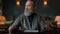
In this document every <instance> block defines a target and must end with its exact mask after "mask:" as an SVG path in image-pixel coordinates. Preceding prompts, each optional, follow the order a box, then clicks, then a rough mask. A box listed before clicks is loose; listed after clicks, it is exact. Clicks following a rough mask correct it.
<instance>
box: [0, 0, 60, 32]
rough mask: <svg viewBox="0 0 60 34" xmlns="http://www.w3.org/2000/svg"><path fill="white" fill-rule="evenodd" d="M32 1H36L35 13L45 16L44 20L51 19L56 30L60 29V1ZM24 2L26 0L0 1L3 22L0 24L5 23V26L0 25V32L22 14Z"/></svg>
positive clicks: (0, 13)
mask: <svg viewBox="0 0 60 34" xmlns="http://www.w3.org/2000/svg"><path fill="white" fill-rule="evenodd" d="M33 1H36V13H38V14H41V15H43V16H46V18H47V17H51V18H50V19H51V20H56V21H57V25H58V28H60V0H33ZM25 2H26V0H0V15H2V16H4V17H3V20H1V21H4V22H3V23H2V22H1V23H2V24H4V23H5V22H6V23H7V25H0V30H1V29H2V30H4V28H5V29H6V30H7V29H8V27H9V26H10V25H11V24H12V23H13V21H14V20H15V19H16V18H17V17H18V16H19V15H20V14H22V13H23V12H24V5H25ZM0 19H1V18H0ZM2 26H3V27H2ZM2 30H1V31H2ZM4 31H5V30H4Z"/></svg>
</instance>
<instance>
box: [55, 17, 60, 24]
mask: <svg viewBox="0 0 60 34" xmlns="http://www.w3.org/2000/svg"><path fill="white" fill-rule="evenodd" d="M55 21H57V24H60V16H56V18H55Z"/></svg>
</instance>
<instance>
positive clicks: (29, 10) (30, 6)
mask: <svg viewBox="0 0 60 34" xmlns="http://www.w3.org/2000/svg"><path fill="white" fill-rule="evenodd" d="M32 12H33V2H31V1H27V2H26V4H25V12H24V13H25V15H27V16H29V15H30V14H31V13H32Z"/></svg>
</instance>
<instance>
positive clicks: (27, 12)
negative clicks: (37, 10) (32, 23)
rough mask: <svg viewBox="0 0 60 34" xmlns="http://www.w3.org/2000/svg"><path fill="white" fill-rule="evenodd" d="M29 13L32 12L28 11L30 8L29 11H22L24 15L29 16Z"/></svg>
mask: <svg viewBox="0 0 60 34" xmlns="http://www.w3.org/2000/svg"><path fill="white" fill-rule="evenodd" d="M31 14H32V11H30V10H29V11H24V15H25V16H30V15H31Z"/></svg>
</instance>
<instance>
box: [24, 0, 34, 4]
mask: <svg viewBox="0 0 60 34" xmlns="http://www.w3.org/2000/svg"><path fill="white" fill-rule="evenodd" d="M27 4H33V2H32V1H27V2H26V4H25V5H27Z"/></svg>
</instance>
